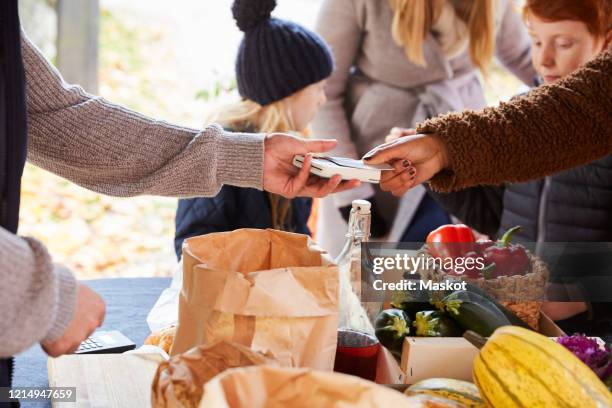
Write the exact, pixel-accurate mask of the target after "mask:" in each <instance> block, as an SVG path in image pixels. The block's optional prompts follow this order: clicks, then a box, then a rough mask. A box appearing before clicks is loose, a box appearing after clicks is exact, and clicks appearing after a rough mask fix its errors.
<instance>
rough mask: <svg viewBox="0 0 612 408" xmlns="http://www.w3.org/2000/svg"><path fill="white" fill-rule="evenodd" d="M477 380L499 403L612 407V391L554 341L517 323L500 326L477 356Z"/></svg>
mask: <svg viewBox="0 0 612 408" xmlns="http://www.w3.org/2000/svg"><path fill="white" fill-rule="evenodd" d="M474 382H475V383H476V385H477V386H478V388H479V389H480V395H481V396H482V398H483V399H484V400H485V402H486V403H487V404H489V405H490V406H492V407H495V408H506V407H517V408H521V407H525V408H538V407H543V408H557V407H559V408H561V407H562V408H573V407H580V408H591V407H592V408H596V407H597V408H609V407H612V394H611V393H610V391H608V389H607V387H606V386H605V385H604V384H603V383H602V382H601V380H600V379H599V378H598V377H597V375H595V373H594V372H593V371H592V370H591V369H590V368H589V367H587V366H586V365H585V364H584V363H582V361H580V360H579V359H578V358H577V357H576V356H574V355H573V354H572V353H571V352H570V351H569V350H567V349H566V348H565V347H563V346H561V345H560V344H558V343H556V342H555V341H553V340H551V339H549V338H548V337H545V336H543V335H541V334H538V333H536V332H533V331H530V330H527V329H523V328H521V327H517V326H504V327H500V328H499V329H497V330H496V331H495V332H494V333H493V335H492V336H491V337H490V338H489V340H488V341H487V343H486V344H485V345H484V347H483V348H482V349H481V350H480V353H479V354H478V356H477V357H476V359H475V360H474Z"/></svg>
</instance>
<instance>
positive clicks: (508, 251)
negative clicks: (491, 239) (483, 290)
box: [482, 227, 529, 278]
mask: <svg viewBox="0 0 612 408" xmlns="http://www.w3.org/2000/svg"><path fill="white" fill-rule="evenodd" d="M521 229H522V227H513V228H510V229H509V230H508V231H506V233H505V234H504V235H503V236H502V238H501V239H500V240H499V241H497V242H496V243H495V245H492V246H489V247H488V248H485V249H484V250H483V251H482V255H483V257H484V260H485V265H491V264H495V267H494V268H493V270H492V271H491V273H490V274H489V276H485V278H497V277H499V276H512V275H524V274H525V273H526V272H527V269H528V267H529V257H528V256H527V252H526V251H525V248H524V247H523V246H522V245H519V244H511V243H510V240H511V239H512V235H514V233H515V232H517V231H519V230H521Z"/></svg>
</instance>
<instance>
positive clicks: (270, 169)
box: [263, 133, 361, 198]
mask: <svg viewBox="0 0 612 408" xmlns="http://www.w3.org/2000/svg"><path fill="white" fill-rule="evenodd" d="M337 143H338V142H337V141H335V140H316V139H314V140H307V139H301V138H297V137H295V136H290V135H286V134H282V133H273V134H270V135H268V136H266V140H265V143H264V170H263V178H264V185H263V187H264V190H266V191H269V192H271V193H276V194H280V195H282V196H283V197H286V198H294V197H298V196H305V197H325V196H326V195H328V194H331V193H337V192H339V191H344V190H349V189H351V188H354V187H357V186H358V185H360V184H361V183H360V182H359V181H358V180H350V181H342V178H341V177H340V176H339V175H335V176H333V177H332V178H330V179H325V178H321V177H318V176H315V175H312V174H310V164H311V161H312V155H310V154H308V153H320V152H326V151H329V150H331V149H333V148H334V147H335V146H336V144H337ZM297 154H302V155H304V156H305V159H304V164H303V165H302V168H301V169H298V168H297V167H295V166H294V165H293V157H294V156H295V155H297Z"/></svg>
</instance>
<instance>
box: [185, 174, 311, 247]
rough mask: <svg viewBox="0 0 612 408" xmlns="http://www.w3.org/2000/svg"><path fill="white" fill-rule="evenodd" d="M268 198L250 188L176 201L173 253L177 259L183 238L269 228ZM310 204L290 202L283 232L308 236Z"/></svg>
mask: <svg viewBox="0 0 612 408" xmlns="http://www.w3.org/2000/svg"><path fill="white" fill-rule="evenodd" d="M268 197H269V195H268V193H266V192H265V191H260V190H257V189H254V188H243V187H234V186H223V188H222V189H221V191H220V192H219V194H217V195H216V196H215V197H205V198H204V197H202V198H189V199H183V200H179V204H178V208H177V210H176V220H175V222H176V234H175V238H174V249H175V251H176V256H177V258H179V259H180V258H181V248H182V245H183V241H184V240H185V239H186V238H189V237H194V236H197V235H204V234H209V233H211V232H221V231H233V230H235V229H238V228H261V229H265V228H272V216H271V213H270V201H269V199H268ZM311 204H312V200H311V199H309V198H294V199H293V200H291V216H290V217H289V219H288V222H287V224H286V225H285V228H284V229H285V230H286V231H291V232H298V233H301V234H309V233H310V232H309V231H308V226H307V225H306V224H307V222H308V217H310V207H311Z"/></svg>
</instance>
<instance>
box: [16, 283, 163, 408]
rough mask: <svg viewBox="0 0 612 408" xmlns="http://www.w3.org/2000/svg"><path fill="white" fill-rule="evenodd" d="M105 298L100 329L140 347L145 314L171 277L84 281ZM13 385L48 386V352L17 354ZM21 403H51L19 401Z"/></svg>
mask: <svg viewBox="0 0 612 408" xmlns="http://www.w3.org/2000/svg"><path fill="white" fill-rule="evenodd" d="M85 283H86V284H87V285H88V286H89V287H91V288H92V289H93V290H95V291H96V292H98V293H99V294H100V295H101V296H102V297H103V298H104V300H105V301H106V318H105V320H104V325H103V326H102V327H101V328H100V329H99V330H119V331H120V332H122V333H123V334H125V335H126V336H127V337H128V338H130V339H131V340H132V341H133V342H134V343H136V347H140V346H141V345H142V344H143V342H144V339H145V338H146V337H147V335H148V334H149V327H148V326H147V322H146V318H147V314H148V313H149V310H151V308H152V307H153V304H155V301H156V300H157V298H158V297H159V295H160V293H161V292H162V291H163V290H164V289H165V288H167V287H169V286H170V278H110V279H96V280H89V281H85ZM13 385H14V386H15V387H47V386H48V377H47V355H46V354H45V353H44V352H43V351H42V349H41V348H40V346H39V345H36V346H34V347H32V348H30V349H29V350H27V351H26V352H24V353H22V354H20V355H19V356H17V358H16V362H15V376H14V379H13ZM21 406H22V407H37V408H40V407H45V406H47V407H48V406H51V405H50V403H46V404H43V403H40V402H22V403H21Z"/></svg>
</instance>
